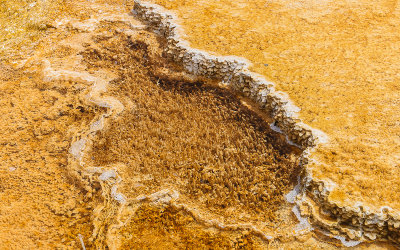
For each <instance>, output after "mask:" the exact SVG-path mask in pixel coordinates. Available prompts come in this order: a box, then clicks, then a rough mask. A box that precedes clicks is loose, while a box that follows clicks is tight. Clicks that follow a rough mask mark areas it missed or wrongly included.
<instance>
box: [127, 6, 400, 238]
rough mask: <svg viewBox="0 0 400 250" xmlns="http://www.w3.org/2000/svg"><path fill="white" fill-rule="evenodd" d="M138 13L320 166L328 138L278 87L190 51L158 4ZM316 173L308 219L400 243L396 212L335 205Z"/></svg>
mask: <svg viewBox="0 0 400 250" xmlns="http://www.w3.org/2000/svg"><path fill="white" fill-rule="evenodd" d="M133 12H134V14H136V15H137V16H139V17H140V18H141V19H143V20H145V21H146V22H147V23H148V24H149V25H150V26H151V27H152V28H153V29H155V30H156V31H157V32H159V33H161V34H162V35H163V36H164V37H165V38H166V44H165V54H166V55H167V56H168V57H169V58H171V59H172V60H174V61H175V62H178V63H181V64H182V65H183V66H184V68H185V69H186V70H187V71H188V72H190V73H192V74H195V75H201V76H206V77H211V78H215V79H218V80H222V81H223V82H225V83H226V84H228V85H229V86H232V87H233V88H234V89H236V90H238V91H241V92H243V93H244V94H245V95H247V96H249V97H251V98H252V99H253V100H254V101H256V102H257V103H259V104H260V106H261V108H263V109H265V110H266V111H267V112H268V113H269V114H271V116H272V117H273V119H274V120H275V123H274V124H273V127H275V128H277V129H278V130H279V131H282V132H283V133H284V134H286V135H287V138H288V140H289V141H291V142H293V143H295V144H296V145H299V146H300V147H301V148H302V149H304V154H303V164H304V165H307V164H309V165H312V164H318V161H316V159H315V158H310V157H309V155H310V154H311V152H313V151H315V150H316V149H317V150H318V147H316V145H321V143H326V142H327V141H328V140H327V137H326V135H324V134H323V133H322V132H320V131H318V130H315V129H312V128H310V127H309V126H307V125H305V124H304V123H302V122H301V120H300V119H298V116H297V114H296V112H297V111H298V108H297V107H295V106H294V105H293V104H292V103H291V102H290V101H289V99H288V98H287V97H286V96H285V95H284V94H283V93H282V92H278V91H275V90H274V84H272V83H270V82H267V81H265V80H264V79H262V77H260V76H258V75H256V74H254V73H250V72H249V71H248V70H247V67H248V63H247V62H246V61H245V60H243V59H241V58H233V57H214V56H211V55H209V54H208V53H206V52H203V51H199V50H195V49H192V48H190V47H189V46H188V44H187V43H186V42H184V41H183V40H182V39H181V37H182V34H183V30H182V28H181V27H179V26H178V25H177V24H176V20H177V19H176V18H175V17H174V16H173V14H171V13H169V12H168V11H166V10H165V9H163V8H162V7H160V6H158V5H153V4H148V3H143V2H139V1H136V3H135V6H134V10H133ZM310 171H311V170H309V169H308V168H305V171H304V173H303V177H302V186H303V197H301V200H299V201H298V204H299V205H300V207H301V208H302V212H303V213H304V214H307V209H305V208H304V206H305V205H306V204H307V205H309V208H310V210H311V211H309V213H308V214H307V215H308V216H309V217H310V219H311V221H312V222H313V223H314V224H315V225H318V226H320V227H321V228H324V229H327V230H329V231H330V232H331V233H333V234H338V233H340V234H344V235H346V236H347V237H348V238H350V239H351V240H360V241H363V240H367V241H369V240H375V239H389V240H391V241H394V242H399V238H400V234H399V230H398V228H399V225H400V221H399V216H398V215H397V213H396V211H391V210H390V209H388V208H383V209H382V211H376V209H372V210H371V209H368V207H367V206H365V205H364V206H362V204H361V203H360V204H359V205H356V206H349V205H348V204H346V205H342V206H341V205H340V204H337V202H336V201H335V202H332V201H330V200H329V199H328V196H329V195H330V190H332V185H330V186H329V181H321V180H318V179H316V178H313V176H312V173H311V172H310ZM327 185H328V186H327ZM333 185H335V184H333ZM304 194H305V195H304ZM299 199H300V197H299Z"/></svg>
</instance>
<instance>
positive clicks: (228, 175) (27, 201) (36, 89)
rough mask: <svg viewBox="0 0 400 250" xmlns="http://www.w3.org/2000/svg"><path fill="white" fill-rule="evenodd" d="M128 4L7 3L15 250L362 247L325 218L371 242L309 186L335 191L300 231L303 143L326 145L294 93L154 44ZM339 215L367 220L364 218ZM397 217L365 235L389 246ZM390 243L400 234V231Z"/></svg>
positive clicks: (3, 228)
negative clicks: (331, 214)
mask: <svg viewBox="0 0 400 250" xmlns="http://www.w3.org/2000/svg"><path fill="white" fill-rule="evenodd" d="M126 4H127V2H126V1H100V0H99V1H77V0H75V1H69V2H63V1H56V0H54V1H40V2H36V1H13V0H10V1H7V2H4V3H1V5H0V7H1V9H0V25H1V27H2V29H0V34H1V39H3V40H2V42H3V43H2V44H1V47H0V49H1V51H0V52H1V53H0V54H1V58H0V60H1V63H0V69H1V71H0V82H1V84H0V87H1V90H2V91H1V98H0V102H1V103H2V116H1V118H2V119H1V121H0V128H1V130H0V131H1V143H0V152H2V153H1V156H0V157H1V162H2V164H1V165H0V180H1V182H0V199H1V203H0V217H1V218H0V245H1V247H3V248H17V249H18V248H26V249H35V248H41V249H54V248H57V247H59V248H69V249H77V248H79V247H82V245H85V246H86V248H87V249H89V248H99V249H103V248H111V249H125V248H151V247H154V246H155V247H156V248H157V249H159V248H163V249H166V248H185V247H186V248H237V249H240V248H255V249H266V248H268V247H271V248H279V247H280V248H304V247H306V248H307V247H308V248H315V247H319V248H327V249H329V248H336V246H339V247H340V246H342V245H341V243H340V241H342V243H345V244H346V245H353V244H356V243H357V242H353V241H347V240H344V239H343V238H340V237H339V236H334V237H332V235H330V236H326V235H324V234H323V233H321V232H319V231H309V229H310V228H309V226H308V224H307V221H306V220H305V219H304V218H301V216H304V215H307V212H309V214H314V215H315V216H314V217H313V218H312V220H314V225H318V223H319V222H320V223H323V224H324V225H326V224H329V225H331V227H332V229H335V228H339V229H337V230H338V232H339V231H340V230H342V233H345V234H347V235H348V237H349V238H353V239H354V240H356V239H357V237H358V235H359V232H357V231H356V230H353V229H350V230H348V229H346V230H343V227H342V225H338V224H337V223H335V222H331V221H329V220H328V219H329V218H328V219H327V217H322V216H318V215H319V214H318V213H316V212H313V211H312V209H316V208H318V206H322V205H321V204H324V200H325V198H323V197H322V196H321V195H320V193H322V194H326V193H327V191H326V190H325V189H324V187H323V186H321V185H315V183H313V182H310V183H308V184H307V185H303V186H307V187H308V188H309V189H310V190H319V193H318V192H316V193H315V195H314V196H312V197H313V199H309V197H311V196H309V197H308V198H305V199H304V200H302V203H300V202H299V201H297V202H298V203H299V205H300V208H301V213H300V211H299V210H297V209H294V210H293V211H294V214H295V215H296V216H297V217H298V218H300V220H301V223H299V224H297V223H298V221H297V220H296V218H295V217H294V215H293V213H292V205H291V204H288V203H285V201H284V197H283V195H284V194H285V193H286V192H287V191H288V190H289V189H291V188H292V183H293V182H291V180H292V179H293V178H292V177H293V176H294V175H297V171H298V165H296V162H297V160H298V159H297V157H296V156H297V155H298V154H299V150H296V148H295V147H292V146H290V145H288V144H287V139H290V140H291V143H292V142H296V143H297V144H298V145H300V146H301V147H303V148H306V147H307V146H310V145H314V144H315V141H314V139H315V136H313V134H314V135H315V134H316V133H315V132H317V131H311V129H310V128H309V127H307V126H306V125H304V124H301V123H300V126H299V127H296V126H297V125H296V124H295V123H298V120H297V118H296V117H295V112H296V108H295V107H294V106H293V105H291V104H290V103H289V102H287V99H286V97H285V94H284V93H280V92H276V91H274V89H273V88H271V87H272V85H273V84H272V83H269V82H266V81H264V80H262V79H261V77H259V76H257V75H255V74H253V73H250V72H249V71H247V70H246V69H245V64H246V62H245V61H243V60H241V59H238V58H235V57H229V58H223V59H222V60H220V59H218V58H216V57H214V56H211V55H209V54H208V53H204V52H200V51H194V52H190V51H188V50H186V51H183V50H181V49H182V48H183V49H187V45H184V46H183V47H182V46H180V45H179V44H177V45H178V46H175V45H174V44H173V43H174V42H173V41H172V40H170V41H164V40H163V39H162V36H164V37H165V35H168V34H166V33H164V32H161V33H160V32H158V33H159V35H161V36H158V37H157V36H155V35H154V34H152V33H149V32H148V31H145V29H146V26H144V25H143V24H142V23H140V22H139V21H138V20H135V19H134V18H133V17H132V16H129V15H128V13H129V12H130V10H132V7H133V6H132V5H126ZM244 7H245V6H244ZM164 16H165V15H164ZM54 17H57V19H55V20H54ZM158 21H161V19H160V20H158ZM158 21H156V22H155V24H157V22H158ZM153 28H154V27H153ZM158 28H160V26H159V27H158ZM161 28H162V27H161ZM156 30H157V29H156ZM158 31H160V29H158ZM156 33H157V32H156ZM167 33H168V32H167ZM165 45H170V46H172V47H170V48H175V50H176V49H177V48H178V51H170V52H168V51H166V54H165V55H166V56H167V57H168V58H169V59H174V60H176V61H177V62H179V64H180V65H181V66H183V69H184V70H185V71H187V72H190V73H195V74H198V75H202V76H203V77H194V76H193V75H188V74H187V73H183V72H182V68H181V66H177V65H174V64H170V63H168V62H167V61H166V60H164V59H162V58H160V55H161V48H163V47H165ZM179 48H181V49H179ZM178 52H179V53H178ZM181 52H184V53H181ZM198 53H200V57H198V55H199V54H198ZM180 54H182V56H180ZM192 59H194V60H192ZM225 59H228V60H229V62H224V60H225ZM204 60H207V61H206V62H205V61H204ZM209 63H211V64H214V65H212V66H211V67H208V66H209ZM216 69H217V70H216ZM208 78H212V79H214V80H207V79H208ZM221 80H222V82H223V84H219V83H218V81H221ZM135 83H136V84H138V83H140V85H135ZM232 83H239V84H235V85H234V84H232ZM229 84H231V86H232V87H233V88H227V85H229ZM234 90H239V92H235V91H234ZM240 92H242V93H243V92H244V93H245V94H246V95H247V96H248V97H249V98H246V97H245V96H244V95H237V93H240ZM256 102H260V103H262V105H261V107H259V106H256V105H255V103H256ZM265 111H267V112H265ZM267 113H268V114H270V115H271V117H270V116H268V115H266V114H267ZM274 120H275V121H277V122H275V123H274V124H272V126H269V124H270V123H272V122H273V121H274ZM179 121H181V122H179ZM217 125H218V126H217ZM269 127H271V128H269ZM135 129H136V130H135ZM271 129H272V130H276V131H280V132H284V133H287V134H288V137H287V138H285V135H283V134H278V133H275V132H273V131H271ZM221 130H223V131H221ZM302 131H303V133H302ZM311 133H313V134H311ZM228 134H229V135H230V136H227V135H228ZM133 135H135V136H134V137H132V136H133ZM167 138H169V139H168V140H166V139H167ZM107 140H108V141H107ZM149 140H150V141H149ZM105 141H106V142H105ZM166 141H167V142H169V143H170V144H169V146H168V143H166ZM195 142H196V143H195ZM289 142H290V141H289ZM171 143H172V144H174V145H176V148H172V149H171ZM163 149H164V151H163ZM238 150H239V151H240V152H238ZM240 159H242V160H240ZM242 161H243V162H245V163H246V164H243V162H242ZM241 162H242V163H241ZM141 163H146V165H147V166H148V167H147V168H146V167H143V166H144V165H143V164H141ZM233 166H234V167H233ZM168 169H169V170H168ZM249 171H250V172H251V173H249ZM149 172H150V173H149ZM265 173H268V174H265ZM303 180H307V179H306V178H304V179H303ZM292 181H294V179H293V180H292ZM210 187H211V189H210ZM213 187H215V188H213ZM300 189H301V186H300V185H299V186H298V188H297V190H300ZM263 191H266V192H263ZM321 197H322V198H321ZM220 198H224V199H220ZM292 198H293V197H292ZM319 199H321V201H320V200H319ZM290 201H291V202H293V201H294V202H296V200H295V199H290ZM307 204H310V206H307ZM323 209H325V210H328V211H336V210H337V211H338V213H344V214H350V215H351V216H353V214H354V215H356V216H358V217H359V215H358V214H357V211H355V212H354V211H353V212H349V211H347V212H346V211H344V210H343V209H336V208H335V207H334V206H332V208H329V209H327V208H325V207H324V208H323ZM260 210H261V211H260ZM344 217H345V219H346V221H348V217H346V216H344ZM353 217H354V216H353ZM381 219H385V218H379V217H377V218H376V217H373V216H370V218H367V219H366V220H363V223H364V224H365V225H367V226H369V227H370V228H371V229H372V230H369V231H368V230H366V231H365V232H364V234H363V235H364V236H365V237H368V239H371V240H372V239H374V237H381V236H379V234H378V236H377V234H376V233H374V232H373V230H374V229H375V228H376V226H375V225H376V224H379V223H380V221H379V220H381ZM351 221H353V220H351ZM346 223H347V222H346ZM357 223H360V221H357V219H356V220H355V221H354V223H353V224H355V225H356V226H358V227H359V224H357ZM388 227H389V228H398V225H397V224H396V223H395V222H394V223H392V222H390V223H388ZM382 229H383V230H382V231H385V230H386V231H387V227H386V224H384V225H383V227H382ZM393 230H394V229H393ZM332 231H333V230H332ZM367 231H368V232H367ZM385 237H386V236H385ZM335 238H336V239H335ZM337 239H338V240H337ZM155 244H156V245H155ZM359 247H360V248H373V249H377V248H379V247H385V248H387V247H388V246H387V245H378V244H369V245H367V244H361V245H359Z"/></svg>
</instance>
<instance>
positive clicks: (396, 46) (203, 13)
mask: <svg viewBox="0 0 400 250" xmlns="http://www.w3.org/2000/svg"><path fill="white" fill-rule="evenodd" d="M151 2H153V3H157V4H160V5H161V6H163V7H165V8H167V9H170V10H172V11H173V12H174V13H176V14H177V16H178V18H179V21H180V24H181V25H182V27H183V30H184V35H183V38H184V39H186V40H187V41H189V42H190V44H191V46H192V47H194V48H198V49H204V50H207V51H211V52H214V53H216V54H218V55H238V56H242V57H245V58H246V59H248V60H249V61H251V62H252V63H253V66H252V67H251V68H250V69H251V70H253V71H255V72H257V73H260V74H262V75H264V76H265V77H266V78H267V79H268V80H271V81H273V82H275V83H276V88H277V90H282V91H284V92H286V93H288V94H289V97H290V99H292V100H293V101H294V104H295V105H297V106H298V107H300V108H301V111H300V113H299V114H300V118H301V119H302V120H303V121H304V122H305V123H306V124H308V125H310V126H312V127H314V128H317V129H319V130H322V131H323V132H325V133H326V134H327V135H328V136H329V138H330V142H329V144H326V145H323V146H321V147H319V148H318V149H317V151H316V152H315V153H313V154H312V155H311V158H314V159H316V160H317V161H318V162H317V163H316V164H315V163H312V164H309V165H308V166H307V168H308V169H309V170H310V172H311V173H312V175H313V177H314V178H316V179H321V180H324V181H326V180H330V181H331V182H333V183H335V184H337V188H336V189H335V190H334V192H332V193H331V195H330V200H332V201H334V202H335V203H337V204H339V205H343V204H346V205H354V201H362V202H364V203H365V205H366V206H368V207H371V208H376V211H380V209H379V207H381V206H384V205H388V206H390V207H392V208H393V209H396V210H399V209H400V199H398V193H399V192H400V184H399V183H400V182H399V181H398V179H397V178H398V176H399V174H400V168H399V166H400V136H399V135H400V101H399V100H400V84H399V81H400V75H399V72H400V54H399V50H400V32H399V30H398V27H399V24H400V3H399V2H397V1H374V2H371V1H311V0H310V1H279V0H278V1H259V0H256V1H254V0H252V1H228V0H226V1H224V0H221V1H200V0H198V1H194V0H193V1H190V0H188V1H163V0H153V1H151ZM382 180H384V181H382ZM389 183H390V185H389Z"/></svg>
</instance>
